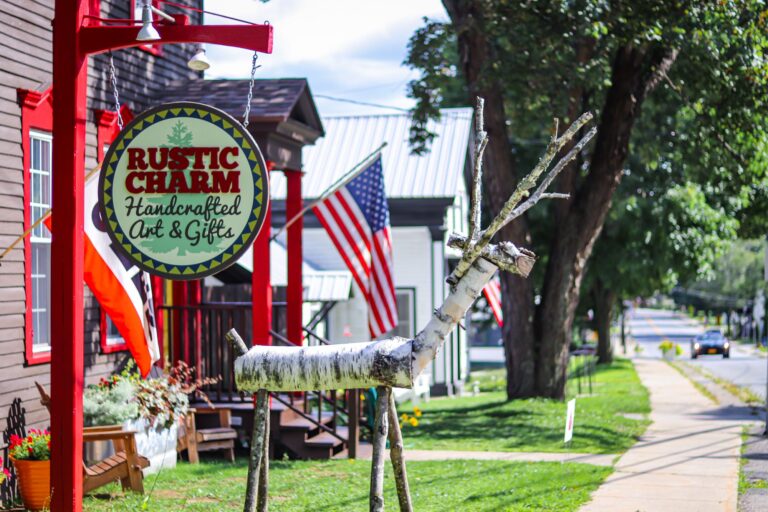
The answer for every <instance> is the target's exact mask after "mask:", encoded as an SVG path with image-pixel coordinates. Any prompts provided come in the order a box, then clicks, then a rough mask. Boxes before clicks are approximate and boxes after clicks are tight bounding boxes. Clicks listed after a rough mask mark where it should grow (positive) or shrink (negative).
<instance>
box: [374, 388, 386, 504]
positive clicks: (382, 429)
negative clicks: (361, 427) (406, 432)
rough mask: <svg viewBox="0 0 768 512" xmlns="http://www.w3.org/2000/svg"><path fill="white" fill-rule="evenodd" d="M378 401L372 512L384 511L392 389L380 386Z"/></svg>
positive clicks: (375, 425)
mask: <svg viewBox="0 0 768 512" xmlns="http://www.w3.org/2000/svg"><path fill="white" fill-rule="evenodd" d="M376 391H377V392H378V399H377V401H376V422H375V423H374V428H373V455H372V457H371V491H370V510H371V512H383V511H384V449H385V447H386V443H387V427H388V423H389V418H388V416H387V409H388V406H389V393H390V391H391V388H389V387H387V386H379V387H378V388H376Z"/></svg>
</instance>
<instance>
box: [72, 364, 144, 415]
mask: <svg viewBox="0 0 768 512" xmlns="http://www.w3.org/2000/svg"><path fill="white" fill-rule="evenodd" d="M135 394H136V385H135V384H134V383H133V382H131V381H130V380H125V379H122V378H120V377H118V376H117V375H115V376H113V377H112V378H110V379H103V380H102V381H101V382H100V383H99V384H97V385H91V386H88V387H87V388H85V393H83V423H84V424H85V425H86V426H89V427H90V426H97V425H115V424H120V423H123V422H124V421H126V420H132V419H136V418H138V417H139V407H138V404H137V403H136V401H135V400H134V395H135Z"/></svg>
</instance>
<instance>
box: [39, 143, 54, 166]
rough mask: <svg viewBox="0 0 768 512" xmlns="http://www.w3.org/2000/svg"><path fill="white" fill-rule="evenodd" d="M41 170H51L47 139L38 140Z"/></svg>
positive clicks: (49, 147)
mask: <svg viewBox="0 0 768 512" xmlns="http://www.w3.org/2000/svg"><path fill="white" fill-rule="evenodd" d="M39 168H40V169H41V170H43V171H46V172H50V171H51V142H50V141H47V140H43V141H40V167H39Z"/></svg>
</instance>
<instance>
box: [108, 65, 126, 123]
mask: <svg viewBox="0 0 768 512" xmlns="http://www.w3.org/2000/svg"><path fill="white" fill-rule="evenodd" d="M109 80H110V81H111V82H112V94H114V95H115V113H116V114H117V126H118V128H120V131H122V130H123V116H122V114H121V113H120V95H119V94H118V93H117V73H116V72H115V61H114V59H113V58H112V52H109Z"/></svg>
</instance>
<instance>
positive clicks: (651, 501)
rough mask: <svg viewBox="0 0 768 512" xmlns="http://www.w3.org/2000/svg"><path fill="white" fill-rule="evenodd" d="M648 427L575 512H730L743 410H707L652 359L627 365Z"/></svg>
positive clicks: (733, 505)
mask: <svg viewBox="0 0 768 512" xmlns="http://www.w3.org/2000/svg"><path fill="white" fill-rule="evenodd" d="M634 362H635V365H636V368H637V372H638V374H639V375H640V379H641V380H642V382H643V384H644V385H645V386H646V388H648V390H649V391H650V394H651V409H652V412H651V420H652V421H653V424H652V425H651V426H650V427H649V428H648V431H647V432H646V433H645V435H644V436H643V437H642V438H641V440H640V441H639V442H638V443H637V444H636V445H635V446H633V447H632V448H630V449H629V450H628V451H627V452H626V453H625V454H624V455H623V456H622V457H621V459H619V461H618V463H617V464H616V471H615V472H614V473H613V474H612V475H611V476H610V477H608V479H607V480H606V481H605V482H604V483H603V485H602V486H600V488H599V489H598V490H597V491H595V492H594V494H593V495H592V501H591V502H590V503H588V504H587V505H585V506H584V507H583V508H582V509H581V510H582V512H608V511H610V512H625V511H626V512H638V511H640V512H667V511H670V512H688V511H690V512H709V511H713V512H714V511H717V512H736V510H737V508H736V507H737V500H738V479H739V450H740V447H741V431H742V426H743V425H745V424H747V423H749V422H750V421H754V417H753V416H751V415H750V414H749V410H747V409H746V408H745V409H743V410H742V409H740V408H736V409H734V408H732V407H730V408H729V407H721V406H718V405H713V404H712V402H711V401H709V400H708V399H707V398H706V397H704V396H703V395H701V393H699V392H698V391H697V390H696V388H694V387H693V385H692V384H691V383H690V382H689V381H688V380H687V379H686V378H685V377H683V376H682V375H680V374H679V373H678V372H677V371H675V370H674V369H673V368H671V367H670V366H669V365H668V364H666V363H665V362H663V361H661V360H658V359H635V360H634Z"/></svg>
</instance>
